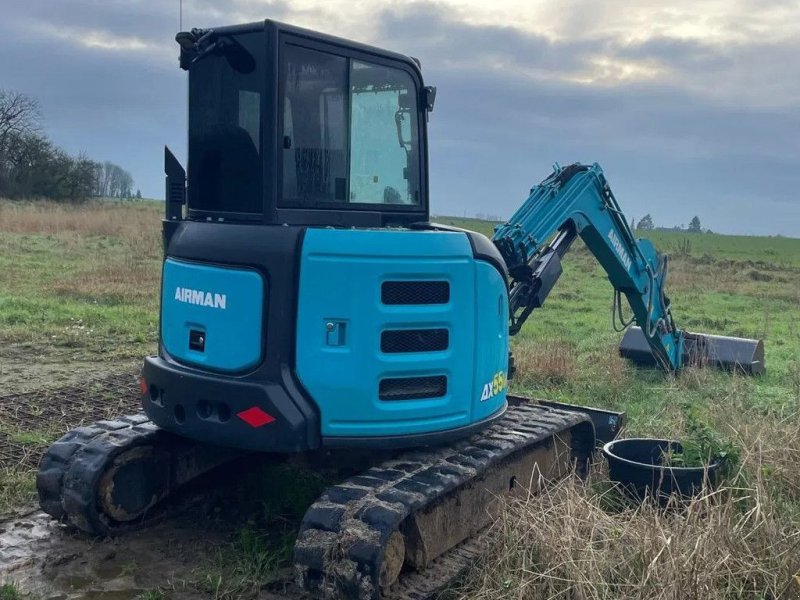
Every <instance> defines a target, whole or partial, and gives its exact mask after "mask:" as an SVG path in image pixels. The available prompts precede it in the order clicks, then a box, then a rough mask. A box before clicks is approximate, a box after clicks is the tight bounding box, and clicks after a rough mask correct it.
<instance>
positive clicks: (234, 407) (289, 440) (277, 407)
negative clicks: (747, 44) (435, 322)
mask: <svg viewBox="0 0 800 600" xmlns="http://www.w3.org/2000/svg"><path fill="white" fill-rule="evenodd" d="M142 377H143V378H144V380H145V382H146V384H147V392H146V393H145V394H144V395H143V396H142V406H143V408H144V411H145V413H147V416H148V417H150V419H151V420H152V421H153V422H154V423H155V424H156V425H158V426H159V427H161V428H162V429H166V430H168V431H172V432H174V433H177V434H178V435H182V436H185V437H188V438H191V439H195V440H200V441H204V442H208V443H212V444H218V445H220V446H230V447H234V448H242V449H245V450H256V451H261V452H280V453H283V452H302V451H305V450H313V449H316V448H318V447H319V445H320V429H319V417H318V415H317V412H316V409H315V407H313V405H311V403H310V402H309V401H308V400H307V399H306V398H305V397H304V395H303V393H302V392H301V390H300V389H299V388H298V386H297V385H296V384H295V382H294V380H293V378H292V377H291V374H290V373H288V371H287V370H286V369H284V370H283V373H282V377H281V381H280V382H277V383H272V382H261V381H248V380H246V379H242V378H236V377H226V376H224V375H215V374H210V373H207V372H203V373H201V372H198V371H195V370H193V369H189V368H185V367H181V366H179V365H175V364H173V363H170V362H168V361H167V360H165V359H163V358H161V357H157V356H150V357H148V358H146V359H145V363H144V368H143V369H142Z"/></svg>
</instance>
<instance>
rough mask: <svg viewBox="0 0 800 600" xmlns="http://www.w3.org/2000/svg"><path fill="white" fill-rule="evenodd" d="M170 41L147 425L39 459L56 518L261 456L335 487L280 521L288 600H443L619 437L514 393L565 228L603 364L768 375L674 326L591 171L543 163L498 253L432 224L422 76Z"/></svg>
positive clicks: (200, 34)
mask: <svg viewBox="0 0 800 600" xmlns="http://www.w3.org/2000/svg"><path fill="white" fill-rule="evenodd" d="M176 41H177V42H178V43H179V45H180V47H181V53H180V65H181V67H182V68H184V69H186V70H187V71H188V72H189V144H188V173H186V172H185V171H184V169H183V167H182V166H181V165H180V164H179V163H178V161H177V160H176V159H175V157H174V156H173V155H172V154H171V153H170V152H169V150H167V151H166V152H165V170H166V174H167V181H166V192H167V197H166V199H167V202H166V215H165V219H164V222H163V234H164V256H165V257H164V268H163V277H162V289H161V315H160V337H159V349H158V353H157V354H156V355H155V356H150V357H148V358H147V359H146V360H145V364H144V368H143V370H142V378H141V382H140V383H141V392H142V405H143V408H144V412H145V413H146V414H144V415H142V414H135V415H128V416H124V417H120V418H118V419H114V420H104V421H99V422H97V423H94V424H93V425H90V426H85V427H79V428H77V429H74V430H73V431H71V432H69V433H67V434H66V435H65V436H63V437H62V438H61V439H59V440H57V441H56V442H54V443H53V445H52V446H51V447H50V448H49V449H48V451H47V452H46V453H45V455H44V456H43V458H42V461H41V464H40V470H39V473H38V476H37V488H38V492H39V500H40V505H41V506H42V508H43V510H45V511H46V512H47V513H48V514H50V515H52V516H53V517H54V518H56V519H59V520H62V521H66V522H68V523H70V524H72V525H73V526H74V527H77V528H79V529H81V530H83V531H85V532H88V533H90V534H94V535H100V536H108V535H121V534H123V533H125V532H127V531H131V530H133V529H136V528H139V527H142V526H144V525H146V524H147V523H149V522H154V521H156V520H158V519H159V518H160V517H161V516H163V515H165V514H166V513H167V511H168V510H170V504H171V503H169V502H167V499H169V498H171V497H174V492H175V491H177V490H178V489H180V488H181V487H182V486H184V485H185V484H186V483H188V482H190V481H192V480H195V479H196V478H198V477H200V476H201V475H203V474H204V473H207V472H209V471H210V470H212V469H215V468H221V467H222V466H223V465H229V464H232V463H233V462H234V461H236V460H237V459H239V458H242V457H243V456H246V455H249V454H250V451H261V452H269V453H273V456H272V457H271V458H270V461H276V462H278V461H285V462H284V463H283V464H284V465H285V466H287V467H296V466H297V464H298V463H300V464H305V465H307V466H312V467H315V466H327V467H332V469H331V470H332V471H335V472H334V473H332V475H333V476H334V477H335V479H336V483H335V484H334V485H331V486H330V487H329V488H328V489H327V490H325V491H324V492H323V493H322V495H321V496H320V498H319V499H318V500H317V501H316V502H314V503H313V504H312V505H311V506H309V507H308V509H307V510H306V512H305V515H304V517H303V520H302V523H301V524H300V526H299V530H298V535H297V540H296V542H295V546H294V560H293V562H294V565H293V569H292V571H293V573H294V578H295V581H296V583H297V584H298V586H299V587H300V588H301V589H302V590H304V591H305V592H308V593H309V594H311V596H312V597H318V598H326V599H328V600H344V599H349V598H360V599H363V600H390V599H392V598H394V599H396V598H412V597H413V598H418V599H420V600H427V599H430V598H434V597H438V594H439V593H440V592H441V591H443V590H444V589H445V588H446V587H447V586H448V585H449V583H450V582H452V581H454V580H455V579H456V578H458V577H460V576H461V574H463V573H464V572H465V570H466V569H467V568H468V567H469V566H470V565H471V564H472V562H474V560H476V559H477V557H479V556H481V555H482V554H483V553H484V552H485V551H486V548H487V546H486V544H485V543H484V541H483V538H482V536H481V532H483V531H485V530H486V528H488V527H489V526H490V525H491V523H492V521H493V520H494V519H495V518H496V515H498V514H499V510H501V507H500V505H499V503H498V501H499V499H500V498H501V497H503V496H506V495H516V496H517V497H518V498H523V499H524V498H527V497H528V496H529V494H530V493H535V492H537V491H538V490H539V489H541V486H543V485H545V484H546V482H548V481H553V480H556V479H559V478H561V477H564V476H566V475H567V474H569V473H576V472H577V473H578V474H584V473H586V471H587V469H588V468H589V464H590V458H591V455H592V452H593V450H594V449H595V447H596V444H597V442H598V441H608V440H610V439H612V438H613V437H615V435H616V434H617V433H618V432H619V430H620V427H621V425H622V419H623V417H624V414H622V413H616V412H612V411H601V410H597V409H589V408H585V407H576V406H573V405H564V404H559V403H552V402H546V401H538V400H533V399H530V398H522V397H518V396H513V395H511V394H509V393H508V380H509V379H510V378H511V377H513V373H514V366H513V365H514V361H513V356H512V353H511V352H510V346H509V338H510V336H512V335H514V334H516V333H517V332H519V331H520V329H521V327H522V326H523V324H524V322H525V320H526V319H527V318H529V317H530V315H531V314H532V312H533V311H534V310H535V309H538V308H540V307H542V305H543V304H544V302H545V299H546V297H547V295H548V293H549V292H550V290H551V289H552V288H553V286H554V285H555V283H556V281H557V280H558V277H559V275H560V274H561V259H562V257H563V256H564V255H565V253H566V252H567V250H568V249H569V247H570V245H571V244H572V243H573V241H574V240H576V239H577V238H578V237H581V238H582V239H583V241H584V242H585V244H586V246H587V248H588V249H589V251H590V252H592V253H593V254H594V256H595V257H596V258H597V259H598V261H599V263H600V264H601V265H602V266H603V268H604V269H605V271H606V272H607V274H608V277H609V281H610V283H611V285H612V288H613V289H614V293H615V302H614V306H615V315H616V317H618V320H623V314H622V313H623V306H622V298H623V297H624V298H626V300H627V303H628V304H629V305H630V308H631V312H632V317H631V319H630V321H631V322H632V321H635V322H636V323H637V324H638V325H639V326H640V329H634V328H630V329H629V330H628V332H627V333H626V334H625V338H623V342H622V345H621V348H620V351H621V352H622V353H623V355H625V356H628V357H629V358H632V359H633V360H635V361H636V362H638V363H653V364H656V365H659V366H660V367H662V368H663V369H665V370H666V371H668V372H674V371H677V370H679V369H680V368H681V367H682V366H684V365H685V364H686V363H687V361H688V362H694V361H698V362H700V361H705V362H710V363H714V364H718V365H722V366H725V367H730V368H736V369H742V370H745V371H748V372H751V373H756V372H760V371H762V370H763V345H762V344H761V342H759V341H757V340H737V339H733V338H720V337H718V336H708V335H698V334H689V333H687V332H684V331H681V330H680V329H678V328H677V327H676V326H675V324H674V322H673V319H672V315H671V310H670V303H669V300H668V298H667V296H666V294H665V283H666V275H667V260H666V259H665V258H663V257H661V256H660V255H659V254H658V253H657V252H656V250H655V248H654V247H653V246H652V244H650V243H649V242H647V241H644V240H638V239H636V238H635V237H634V235H633V233H632V232H631V231H630V229H629V228H628V225H627V222H626V219H625V218H624V217H623V215H622V213H621V211H620V208H619V206H618V204H617V202H616V200H615V199H614V196H613V194H612V192H611V190H610V188H609V186H608V183H607V182H606V180H605V176H604V175H603V172H602V170H601V169H600V167H599V166H598V165H579V164H575V165H570V166H567V167H563V168H562V167H557V168H556V169H555V171H554V172H553V173H552V174H551V175H550V176H548V177H547V178H546V179H545V180H544V181H543V182H542V183H541V184H539V185H537V186H534V188H533V189H532V190H531V192H530V195H529V196H528V198H527V199H526V200H525V201H524V202H523V203H522V204H521V206H520V208H519V210H517V211H516V213H515V214H514V215H513V216H512V217H511V219H510V220H509V221H508V222H507V223H505V224H503V225H501V226H499V227H498V229H497V231H496V232H495V234H494V236H493V237H492V239H489V238H488V237H486V236H484V235H481V234H479V233H475V232H472V231H466V230H463V229H458V228H454V227H446V226H442V225H437V224H436V223H432V222H431V221H430V209H429V198H428V176H427V172H428V164H427V162H428V161H427V154H428V147H427V123H428V117H429V113H430V112H431V110H432V109H433V104H434V99H435V89H434V88H431V87H428V86H425V85H424V83H423V80H422V74H421V71H420V66H419V62H418V61H416V60H414V59H411V58H409V57H406V56H403V55H399V54H395V53H392V52H387V51H385V50H381V49H379V48H373V47H369V46H364V45H361V44H357V43H354V42H350V41H347V40H342V39H339V38H334V37H330V36H326V35H323V34H319V33H316V32H312V31H307V30H302V29H298V28H295V27H291V26H288V25H283V24H280V23H275V22H273V21H264V22H260V23H253V24H249V25H242V26H236V27H222V28H216V29H213V30H210V29H209V30H192V31H189V32H181V33H179V34H178V35H177V36H176ZM625 324H627V323H621V325H625ZM450 442H452V443H450ZM410 447H413V448H414V449H413V450H412V451H406V450H405V449H406V448H410ZM295 453H302V454H303V456H302V457H300V458H298V457H295V456H292V457H289V456H288V455H290V454H295ZM274 454H279V455H283V456H275V455H274ZM248 460H249V459H248ZM354 471H355V472H357V473H358V474H355V475H353V474H352V473H353V472H354ZM281 483H282V482H281V481H279V480H271V481H270V485H276V486H277V485H281Z"/></svg>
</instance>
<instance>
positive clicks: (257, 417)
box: [236, 406, 275, 427]
mask: <svg viewBox="0 0 800 600" xmlns="http://www.w3.org/2000/svg"><path fill="white" fill-rule="evenodd" d="M236 416H237V417H239V418H240V419H241V420H242V421H244V422H245V423H247V424H248V425H250V427H261V426H262V425H267V424H268V423H272V422H273V421H274V420H275V417H273V416H272V415H271V414H269V413H268V412H264V411H263V410H261V409H260V408H258V407H257V406H251V407H250V408H248V409H247V410H243V411H242V412H240V413H236Z"/></svg>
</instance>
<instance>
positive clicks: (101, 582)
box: [0, 513, 229, 600]
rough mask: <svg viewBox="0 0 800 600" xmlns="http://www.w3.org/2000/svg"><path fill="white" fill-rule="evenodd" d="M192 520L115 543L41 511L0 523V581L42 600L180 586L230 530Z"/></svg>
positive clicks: (129, 595)
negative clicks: (84, 532)
mask: <svg viewBox="0 0 800 600" xmlns="http://www.w3.org/2000/svg"><path fill="white" fill-rule="evenodd" d="M197 522H198V521H197V520H196V519H186V518H180V519H178V520H176V521H174V522H172V523H163V524H160V525H157V526H154V527H152V528H150V529H147V530H146V531H142V532H137V533H133V534H130V535H128V536H125V537H124V538H121V539H105V540H95V539H91V538H89V537H87V536H83V535H81V534H78V533H76V532H75V531H74V530H71V529H69V528H67V527H65V526H63V525H60V524H58V523H55V522H54V521H52V519H51V518H50V517H49V516H48V515H46V514H44V513H32V514H28V515H26V516H24V517H18V518H17V519H16V520H15V521H13V522H11V521H9V522H5V523H0V582H13V583H15V584H16V585H17V586H18V587H19V589H20V590H21V591H23V592H25V593H27V594H29V595H31V596H32V597H35V598H41V599H42V600H89V599H97V598H104V599H108V600H133V599H134V598H136V597H137V596H138V595H139V594H141V593H143V592H145V591H147V590H151V589H154V588H158V587H161V588H172V587H173V586H174V585H176V582H182V581H184V580H185V579H187V578H188V575H190V574H191V573H192V572H193V571H194V570H195V569H197V568H198V567H199V566H202V565H203V564H207V562H208V560H209V558H210V557H211V556H213V553H214V552H215V551H216V550H217V549H218V548H219V546H220V545H222V544H225V543H226V542H227V541H228V537H229V532H226V531H225V530H224V529H220V530H219V531H215V530H213V529H206V528H201V527H198V526H197ZM190 595H191V597H197V594H196V593H192V594H190Z"/></svg>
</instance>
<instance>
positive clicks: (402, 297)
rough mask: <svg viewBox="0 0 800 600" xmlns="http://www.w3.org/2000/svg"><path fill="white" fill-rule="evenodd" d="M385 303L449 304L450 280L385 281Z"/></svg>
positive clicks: (383, 290) (383, 295)
mask: <svg viewBox="0 0 800 600" xmlns="http://www.w3.org/2000/svg"><path fill="white" fill-rule="evenodd" d="M381 302H383V303H384V304H405V305H408V304H447V303H448V302H450V283H449V282H448V281H384V282H383V284H382V285H381Z"/></svg>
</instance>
